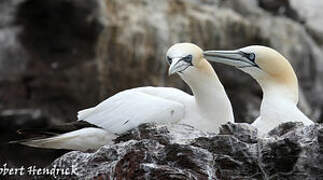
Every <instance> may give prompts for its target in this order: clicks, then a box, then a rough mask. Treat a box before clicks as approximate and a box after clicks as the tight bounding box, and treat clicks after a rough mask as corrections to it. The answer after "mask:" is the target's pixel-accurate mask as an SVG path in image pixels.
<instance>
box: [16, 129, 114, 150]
mask: <svg viewBox="0 0 323 180" xmlns="http://www.w3.org/2000/svg"><path fill="white" fill-rule="evenodd" d="M114 138H116V135H115V134H113V133H110V132H108V131H106V130H103V129H101V128H94V127H88V128H82V129H79V130H75V131H71V132H68V133H64V134H61V135H57V136H53V137H45V138H42V137H38V138H31V139H24V140H18V141H11V142H10V143H18V144H22V145H25V146H30V147H36V148H47V149H68V150H78V151H88V150H96V149H98V148H100V147H101V146H103V145H105V144H111V143H112V142H113V139H114Z"/></svg>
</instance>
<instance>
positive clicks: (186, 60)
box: [166, 43, 203, 75]
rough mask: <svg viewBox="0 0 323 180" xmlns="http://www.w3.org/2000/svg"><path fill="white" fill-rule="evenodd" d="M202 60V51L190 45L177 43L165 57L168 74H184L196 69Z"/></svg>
mask: <svg viewBox="0 0 323 180" xmlns="http://www.w3.org/2000/svg"><path fill="white" fill-rule="evenodd" d="M202 58H203V51H202V49H201V48H199V47H198V46H197V45H195V44H192V43H177V44H174V45H173V46H171V47H170V48H169V49H168V51H167V55H166V59H167V62H168V64H169V65H170V67H169V70H168V74H169V75H172V74H174V73H180V74H185V73H187V72H189V71H190V70H191V69H192V68H196V67H197V66H198V65H199V63H200V61H201V59H202Z"/></svg>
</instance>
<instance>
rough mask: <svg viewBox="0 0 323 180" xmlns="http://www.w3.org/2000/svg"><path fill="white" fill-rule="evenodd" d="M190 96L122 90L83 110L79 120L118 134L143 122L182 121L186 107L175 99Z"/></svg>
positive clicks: (173, 91)
mask: <svg viewBox="0 0 323 180" xmlns="http://www.w3.org/2000/svg"><path fill="white" fill-rule="evenodd" d="M171 96H174V98H172V97H171ZM188 97H190V95H188V94H186V93H184V92H182V91H180V90H176V89H174V88H157V87H141V88H134V89H130V90H126V91H122V92H120V93H118V94H116V95H114V96H112V97H110V98H108V99H106V100H105V101H103V102H101V103H100V104H98V105H97V106H96V107H94V108H90V109H86V110H83V111H80V112H79V116H78V117H79V120H85V121H87V122H89V123H91V124H94V125H97V126H99V127H102V128H104V129H107V130H109V131H110V132H113V133H117V134H119V133H124V132H126V131H127V130H130V129H132V128H134V127H137V126H139V125H140V124H143V123H150V122H155V123H174V122H177V121H180V120H181V119H183V117H184V115H185V106H184V104H183V103H182V102H180V101H176V99H181V100H183V99H185V98H188Z"/></svg>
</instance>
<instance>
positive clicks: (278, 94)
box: [203, 46, 313, 133]
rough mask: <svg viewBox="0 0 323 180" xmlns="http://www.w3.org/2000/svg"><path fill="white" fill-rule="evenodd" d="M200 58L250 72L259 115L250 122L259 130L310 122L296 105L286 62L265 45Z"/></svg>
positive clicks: (294, 84) (294, 81) (207, 53)
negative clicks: (258, 99)
mask: <svg viewBox="0 0 323 180" xmlns="http://www.w3.org/2000/svg"><path fill="white" fill-rule="evenodd" d="M203 54H204V57H205V58H206V59H207V60H209V61H215V62H219V63H223V64H227V65H231V66H234V67H236V68H238V69H240V70H242V71H244V72H246V73H248V74H250V75H251V76H252V77H253V78H254V79H255V80H256V81H257V82H258V83H259V84H260V86H261V88H262V91H263V99H262V103H261V107H260V116H259V117H258V118H257V119H256V120H255V121H254V122H253V123H252V125H254V126H255V127H257V128H258V129H259V131H260V132H262V133H268V132H269V131H270V130H271V129H273V128H274V127H276V126H278V125H279V124H281V123H283V122H288V121H294V122H302V123H304V125H310V124H313V122H312V121H311V120H310V119H309V118H308V117H306V116H305V115H304V114H303V113H302V112H301V111H300V110H299V109H298V108H297V106H296V105H297V102H298V82H297V77H296V75H295V72H294V70H293V68H292V66H291V65H290V63H289V62H288V61H287V60H286V59H285V58H284V57H283V56H282V55H281V54H279V53H278V52H277V51H275V50H273V49H271V48H269V47H265V46H248V47H245V48H242V49H238V50H234V51H205V52H204V53H203Z"/></svg>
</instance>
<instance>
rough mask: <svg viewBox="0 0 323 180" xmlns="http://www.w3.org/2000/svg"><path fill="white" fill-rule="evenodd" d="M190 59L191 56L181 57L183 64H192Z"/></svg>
mask: <svg viewBox="0 0 323 180" xmlns="http://www.w3.org/2000/svg"><path fill="white" fill-rule="evenodd" d="M192 58H193V56H192V55H188V56H185V57H183V58H182V59H183V60H184V61H185V62H188V63H191V62H192Z"/></svg>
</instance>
